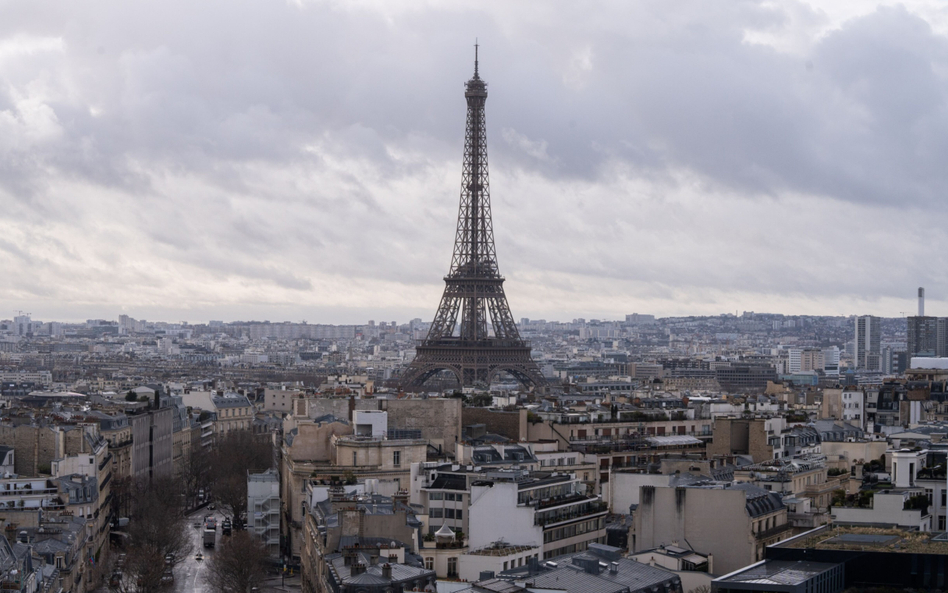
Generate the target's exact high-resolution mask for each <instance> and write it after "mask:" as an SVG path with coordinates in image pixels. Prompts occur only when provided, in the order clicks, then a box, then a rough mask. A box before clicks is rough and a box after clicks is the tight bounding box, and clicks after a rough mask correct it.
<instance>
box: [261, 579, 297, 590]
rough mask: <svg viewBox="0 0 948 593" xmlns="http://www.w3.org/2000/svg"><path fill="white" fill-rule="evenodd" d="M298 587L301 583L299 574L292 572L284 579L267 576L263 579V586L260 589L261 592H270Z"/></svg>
mask: <svg viewBox="0 0 948 593" xmlns="http://www.w3.org/2000/svg"><path fill="white" fill-rule="evenodd" d="M300 587H301V584H300V575H299V574H294V575H293V576H291V577H290V576H288V577H286V578H285V579H284V578H283V577H275V576H269V577H267V578H266V580H264V581H263V587H262V589H261V591H262V592H263V593H271V592H276V591H299V590H300Z"/></svg>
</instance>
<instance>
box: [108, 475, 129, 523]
mask: <svg viewBox="0 0 948 593" xmlns="http://www.w3.org/2000/svg"><path fill="white" fill-rule="evenodd" d="M133 484H134V481H133V480H132V477H131V476H125V477H122V478H115V479H113V480H112V489H111V493H112V501H111V506H112V516H113V517H116V518H118V517H128V515H129V512H130V511H131V506H130V503H131V499H132V486H133Z"/></svg>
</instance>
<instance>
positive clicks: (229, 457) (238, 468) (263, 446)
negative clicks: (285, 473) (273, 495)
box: [211, 430, 273, 527]
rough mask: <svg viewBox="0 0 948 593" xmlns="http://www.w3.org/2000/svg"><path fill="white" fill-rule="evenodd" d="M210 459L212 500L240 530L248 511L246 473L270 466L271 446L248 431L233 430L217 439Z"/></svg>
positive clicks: (271, 458) (268, 442)
mask: <svg viewBox="0 0 948 593" xmlns="http://www.w3.org/2000/svg"><path fill="white" fill-rule="evenodd" d="M211 458H212V462H211V466H212V471H211V476H212V479H213V485H212V488H211V492H212V494H213V497H214V500H215V501H216V502H217V504H218V505H220V507H221V510H222V511H225V512H226V513H227V514H229V515H230V516H231V519H232V520H233V522H234V525H235V526H238V527H239V526H240V525H242V524H243V522H242V521H241V518H240V517H241V515H242V514H243V512H244V511H245V510H247V472H248V471H253V472H262V471H265V470H267V469H269V468H270V467H271V466H272V465H273V445H272V444H271V442H270V440H269V438H261V437H257V436H255V435H254V434H253V433H252V432H250V431H249V430H232V431H230V432H228V433H226V434H225V435H224V436H223V437H221V438H220V440H219V441H218V443H217V446H216V447H215V449H214V452H213V454H212V456H211Z"/></svg>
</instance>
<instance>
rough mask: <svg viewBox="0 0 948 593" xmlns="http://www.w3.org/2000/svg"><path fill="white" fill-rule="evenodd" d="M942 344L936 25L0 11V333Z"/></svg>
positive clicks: (947, 137)
mask: <svg viewBox="0 0 948 593" xmlns="http://www.w3.org/2000/svg"><path fill="white" fill-rule="evenodd" d="M475 38H477V39H479V41H480V44H481V54H480V57H481V61H480V67H481V68H480V72H481V75H482V77H483V78H484V79H485V80H487V82H488V84H489V93H490V95H489V98H488V100H487V126H488V151H489V162H490V174H491V190H492V195H491V197H492V206H493V218H494V229H495V234H496V242H497V253H498V258H499V263H500V268H501V271H502V273H503V274H504V275H505V276H506V278H507V282H506V285H505V286H506V290H507V296H508V300H509V302H510V305H511V309H512V311H513V314H514V317H515V318H517V319H519V318H521V317H530V318H546V319H559V320H570V319H572V318H575V317H585V318H587V319H588V318H607V319H609V318H612V319H615V318H621V317H622V316H623V315H625V314H627V313H632V312H638V313H653V314H656V315H661V316H666V315H687V314H719V313H725V312H731V313H733V312H736V311H745V310H753V311H766V312H776V313H786V314H826V315H840V314H843V315H848V314H864V313H873V314H879V315H885V316H898V315H900V314H901V313H902V312H909V313H911V312H913V311H914V309H915V301H914V297H915V290H916V288H917V287H918V286H925V287H926V289H927V293H928V295H929V302H928V312H929V313H930V314H936V315H948V275H946V270H948V233H946V232H945V226H946V223H945V221H946V220H948V198H946V189H948V4H946V3H944V2H941V1H931V2H907V3H900V4H896V3H872V2H865V1H860V2H841V1H840V0H827V1H825V2H810V3H808V2H794V1H792V0H779V1H764V2H755V1H737V0H735V1H727V2H707V1H706V0H694V1H688V0H682V1H679V2H668V1H667V0H651V1H625V0H622V1H616V2H589V3H580V2H571V3H568V2H510V1H500V2H489V1H488V2H485V1H484V0H476V1H469V2H465V1H457V0H451V1H445V2H438V1H429V2H405V1H393V0H382V1H377V2H376V1H345V2H310V1H290V2H284V1H277V0H272V1H262V0H261V1H250V0H241V1H239V2H234V1H233V0H216V1H215V0H209V1H202V2H194V1H193V0H186V1H185V0H162V1H161V2H128V1H125V0H115V1H112V2H105V1H93V0H89V1H78V0H64V1H61V2H55V1H29V2H23V1H15V0H0V271H2V272H0V274H2V278H3V282H2V283H0V318H10V317H12V316H13V315H14V314H15V313H16V311H17V310H24V311H28V312H31V313H32V314H33V317H34V318H36V319H42V320H50V319H60V320H77V319H86V318H90V317H104V318H109V319H115V318H116V317H117V316H118V315H119V314H121V313H126V314H128V315H131V316H132V317H136V318H146V319H162V320H169V321H177V320H187V321H193V322H200V321H206V320H208V319H223V320H237V319H269V320H271V321H282V320H291V321H301V320H307V321H309V322H310V323H317V322H318V323H362V322H364V321H366V320H368V319H375V320H377V321H382V320H386V321H390V320H398V321H406V320H408V319H409V318H413V317H421V318H423V319H425V320H430V319H431V318H432V317H433V315H434V311H435V308H436V307H437V304H438V300H439V298H440V295H441V291H442V289H443V287H444V283H443V280H442V278H443V276H444V274H445V273H446V272H447V271H448V266H449V263H450V257H451V249H452V242H453V238H454V237H453V235H454V228H455V222H456V215H457V201H458V195H459V186H460V167H461V155H462V149H463V146H462V145H463V138H464V121H465V120H464V118H465V103H464V97H463V83H464V81H466V80H467V79H468V78H470V76H471V74H472V69H473V44H474V40H475Z"/></svg>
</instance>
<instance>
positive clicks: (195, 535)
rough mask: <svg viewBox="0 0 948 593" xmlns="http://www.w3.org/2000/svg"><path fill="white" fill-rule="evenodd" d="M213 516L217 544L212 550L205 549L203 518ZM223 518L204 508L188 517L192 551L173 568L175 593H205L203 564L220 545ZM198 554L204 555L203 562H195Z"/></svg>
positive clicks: (217, 513)
mask: <svg viewBox="0 0 948 593" xmlns="http://www.w3.org/2000/svg"><path fill="white" fill-rule="evenodd" d="M206 515H214V518H215V519H217V543H216V544H215V547H214V548H205V547H204V543H203V538H204V517H205V516H206ZM223 520H224V517H223V516H222V515H221V514H220V513H219V512H217V511H209V510H207V509H206V508H204V509H198V510H197V511H194V512H193V513H191V514H189V515H188V532H189V533H190V534H191V543H192V546H193V549H192V550H191V553H190V554H189V555H188V557H187V558H186V559H185V560H184V562H182V563H181V564H179V565H178V566H177V568H175V571H174V589H173V590H174V591H175V593H201V592H203V591H206V590H207V589H206V587H205V586H204V564H205V563H206V562H207V561H208V560H210V558H211V556H213V554H214V552H216V551H217V546H220V545H221V543H222V541H221V540H222V539H223V537H224V536H223V535H221V523H222V522H223ZM194 523H200V524H201V526H200V528H195V527H194V525H193V524H194ZM198 552H200V553H201V554H203V555H204V560H196V559H195V556H196V555H197V553H198Z"/></svg>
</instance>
